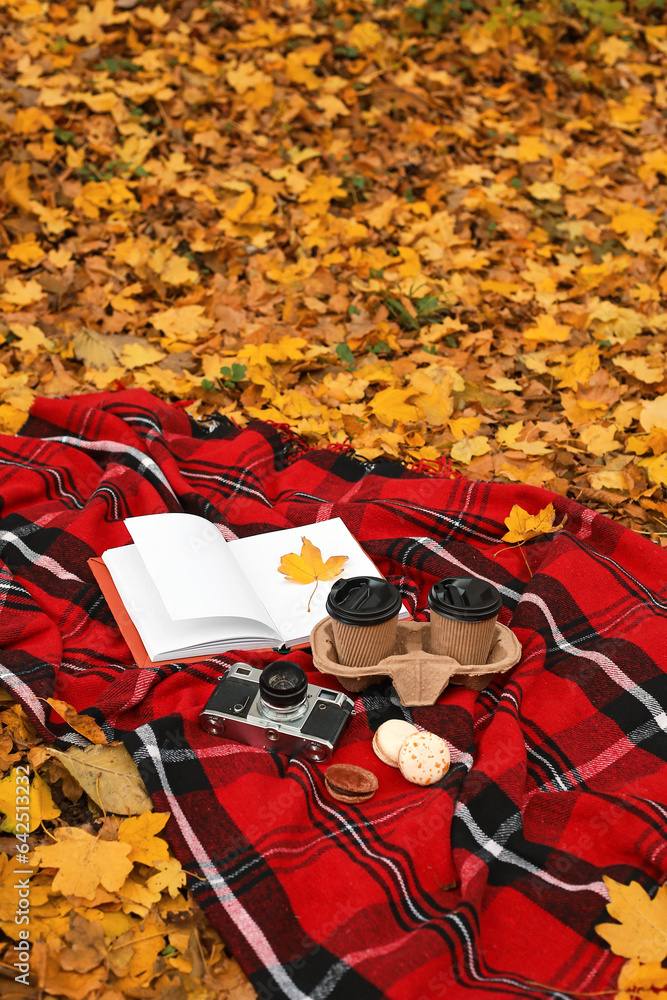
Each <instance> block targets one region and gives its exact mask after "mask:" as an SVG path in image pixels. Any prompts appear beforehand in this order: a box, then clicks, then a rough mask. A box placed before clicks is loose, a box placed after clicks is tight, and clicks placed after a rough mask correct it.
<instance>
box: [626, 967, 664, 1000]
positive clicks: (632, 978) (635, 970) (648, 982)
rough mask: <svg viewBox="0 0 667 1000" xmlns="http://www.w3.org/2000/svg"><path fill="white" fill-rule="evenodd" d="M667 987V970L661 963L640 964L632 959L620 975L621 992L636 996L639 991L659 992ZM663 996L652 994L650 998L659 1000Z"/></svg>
mask: <svg viewBox="0 0 667 1000" xmlns="http://www.w3.org/2000/svg"><path fill="white" fill-rule="evenodd" d="M663 986H667V969H663V967H662V965H661V964H660V962H646V963H645V964H644V963H642V962H638V961H637V959H636V958H630V959H629V960H628V961H627V962H626V963H625V965H624V966H623V967H622V968H621V971H620V972H619V974H618V988H619V990H628V991H629V993H631V994H633V995H634V994H635V993H636V991H637V990H640V989H644V990H649V991H653V990H659V989H662V987H663ZM660 995H661V994H658V993H654V992H650V993H649V996H650V997H651V998H654V1000H657V998H659V997H660Z"/></svg>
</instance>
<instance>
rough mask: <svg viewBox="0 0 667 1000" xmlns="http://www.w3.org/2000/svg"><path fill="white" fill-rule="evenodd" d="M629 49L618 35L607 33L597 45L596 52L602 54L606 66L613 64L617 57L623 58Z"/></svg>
mask: <svg viewBox="0 0 667 1000" xmlns="http://www.w3.org/2000/svg"><path fill="white" fill-rule="evenodd" d="M629 51H630V46H629V44H628V43H627V42H626V41H624V40H623V39H622V38H619V37H618V35H609V37H608V38H605V40H604V41H603V42H600V44H599V45H598V51H597V54H598V55H600V56H602V58H603V59H604V61H605V63H606V64H607V66H614V65H615V64H616V63H617V62H618V60H619V59H625V58H626V56H627V54H628V52H629Z"/></svg>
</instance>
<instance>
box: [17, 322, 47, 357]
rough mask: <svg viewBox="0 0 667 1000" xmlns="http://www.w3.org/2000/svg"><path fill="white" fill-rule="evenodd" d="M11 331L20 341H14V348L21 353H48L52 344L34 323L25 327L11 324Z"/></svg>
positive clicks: (20, 324)
mask: <svg viewBox="0 0 667 1000" xmlns="http://www.w3.org/2000/svg"><path fill="white" fill-rule="evenodd" d="M9 330H10V332H11V333H13V334H14V336H15V337H17V338H18V339H17V340H15V341H14V345H13V346H14V348H15V349H16V350H19V351H30V352H32V351H46V350H48V348H49V346H50V343H49V341H48V340H47V339H46V337H45V336H44V334H43V333H42V331H41V330H40V328H39V327H38V326H34V325H33V324H32V323H31V324H30V326H24V325H23V323H10V325H9Z"/></svg>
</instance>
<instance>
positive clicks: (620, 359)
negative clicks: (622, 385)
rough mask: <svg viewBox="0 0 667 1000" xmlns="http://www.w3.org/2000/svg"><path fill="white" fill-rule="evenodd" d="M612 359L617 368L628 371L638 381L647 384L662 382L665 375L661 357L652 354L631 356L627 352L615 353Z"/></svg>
mask: <svg viewBox="0 0 667 1000" xmlns="http://www.w3.org/2000/svg"><path fill="white" fill-rule="evenodd" d="M613 361H614V364H615V365H616V366H617V367H618V368H622V369H623V370H624V371H626V372H629V373H630V375H633V376H634V378H636V379H639V381H640V382H646V383H648V384H651V383H652V382H662V380H663V378H664V376H665V367H664V363H663V361H662V359H661V358H657V357H654V356H653V355H652V354H649V355H647V356H645V357H639V358H631V357H629V356H628V355H627V354H617V355H616V357H615V358H614V359H613Z"/></svg>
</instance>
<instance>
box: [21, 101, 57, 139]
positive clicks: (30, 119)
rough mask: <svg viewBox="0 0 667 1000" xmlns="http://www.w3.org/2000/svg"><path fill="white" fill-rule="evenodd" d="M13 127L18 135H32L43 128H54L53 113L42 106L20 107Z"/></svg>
mask: <svg viewBox="0 0 667 1000" xmlns="http://www.w3.org/2000/svg"><path fill="white" fill-rule="evenodd" d="M12 128H13V131H14V132H16V133H17V134H18V135H32V134H34V133H35V132H40V131H42V130H43V129H52V128H54V121H53V118H52V117H51V115H48V114H47V113H46V111H42V109H41V108H37V107H32V108H19V110H18V111H17V112H16V117H15V118H14V124H13V126H12Z"/></svg>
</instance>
